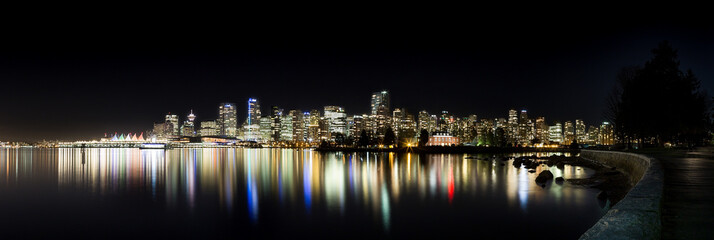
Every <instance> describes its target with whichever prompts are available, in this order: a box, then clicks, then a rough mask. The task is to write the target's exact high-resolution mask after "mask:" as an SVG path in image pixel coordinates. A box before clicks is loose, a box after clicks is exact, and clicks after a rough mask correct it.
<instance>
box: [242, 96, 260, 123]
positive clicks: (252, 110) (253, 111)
mask: <svg viewBox="0 0 714 240" xmlns="http://www.w3.org/2000/svg"><path fill="white" fill-rule="evenodd" d="M259 120H260V103H258V99H255V98H249V99H248V117H247V118H246V120H245V122H246V125H253V124H259Z"/></svg>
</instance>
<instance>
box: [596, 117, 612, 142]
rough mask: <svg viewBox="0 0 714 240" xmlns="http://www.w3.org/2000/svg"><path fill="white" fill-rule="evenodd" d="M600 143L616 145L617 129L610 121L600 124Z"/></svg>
mask: <svg viewBox="0 0 714 240" xmlns="http://www.w3.org/2000/svg"><path fill="white" fill-rule="evenodd" d="M598 138H599V144H602V145H615V129H614V128H613V127H612V124H610V123H609V122H603V123H602V124H601V125H600V134H599V136H598Z"/></svg>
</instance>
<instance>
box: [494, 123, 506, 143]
mask: <svg viewBox="0 0 714 240" xmlns="http://www.w3.org/2000/svg"><path fill="white" fill-rule="evenodd" d="M494 140H495V142H494V143H493V144H494V146H496V147H505V146H506V145H507V144H508V137H507V136H506V131H505V130H503V128H501V127H499V128H496V132H495V133H494Z"/></svg>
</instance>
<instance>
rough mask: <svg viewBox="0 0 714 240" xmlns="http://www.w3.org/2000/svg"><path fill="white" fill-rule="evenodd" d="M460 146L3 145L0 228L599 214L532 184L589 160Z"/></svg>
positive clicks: (508, 232) (505, 231)
mask: <svg viewBox="0 0 714 240" xmlns="http://www.w3.org/2000/svg"><path fill="white" fill-rule="evenodd" d="M528 155H530V154H528ZM510 156H516V155H510ZM464 157H465V155H463V154H429V155H416V154H394V153H354V154H346V153H318V152H314V151H310V150H295V149H226V148H221V149H172V150H167V151H164V150H139V149H85V150H82V149H30V148H24V149H0V214H1V215H2V217H1V218H0V219H2V220H0V231H2V232H3V234H4V236H11V237H19V236H30V237H73V236H77V237H83V238H112V237H116V238H120V237H132V238H136V237H139V238H148V237H162V238H165V237H172V236H177V237H231V238H234V237H247V238H266V237H275V238H287V237H297V238H304V237H318V238H325V237H341V238H342V237H349V238H354V237H378V238H413V237H419V238H424V237H433V238H437V237H438V238H444V237H456V236H473V237H479V236H499V238H501V237H503V238H515V237H539V238H542V237H546V238H553V239H563V238H564V239H574V238H577V237H579V236H580V234H582V233H583V232H585V230H587V229H588V228H589V227H590V226H592V225H593V224H594V223H595V222H596V221H597V220H598V219H599V217H600V216H602V214H603V213H604V210H603V208H602V206H601V203H600V202H598V200H597V199H596V197H595V196H596V195H597V191H596V190H593V189H588V188H584V187H579V186H572V185H570V184H568V183H564V184H563V185H559V184H555V183H549V184H548V185H547V186H546V187H545V188H541V187H540V186H537V185H535V182H534V179H535V177H536V176H537V173H538V172H540V171H542V170H545V169H549V170H550V171H552V172H553V173H554V175H555V176H556V177H557V176H564V177H565V178H583V177H587V176H588V175H589V174H592V171H591V170H589V169H584V168H580V167H571V166H566V167H565V168H564V169H563V170H560V169H558V168H556V167H550V168H548V167H540V168H538V169H537V172H536V173H528V171H527V169H524V168H521V169H518V168H515V167H513V166H512V165H511V161H506V162H501V161H481V160H473V159H464ZM502 163H505V165H504V166H502V165H501V164H502Z"/></svg>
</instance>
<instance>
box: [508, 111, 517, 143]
mask: <svg viewBox="0 0 714 240" xmlns="http://www.w3.org/2000/svg"><path fill="white" fill-rule="evenodd" d="M506 132H507V133H508V134H507V135H508V142H509V143H512V144H515V143H516V142H517V141H518V111H516V110H515V109H511V110H508V128H507V131H506Z"/></svg>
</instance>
